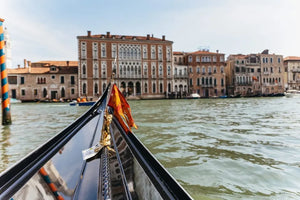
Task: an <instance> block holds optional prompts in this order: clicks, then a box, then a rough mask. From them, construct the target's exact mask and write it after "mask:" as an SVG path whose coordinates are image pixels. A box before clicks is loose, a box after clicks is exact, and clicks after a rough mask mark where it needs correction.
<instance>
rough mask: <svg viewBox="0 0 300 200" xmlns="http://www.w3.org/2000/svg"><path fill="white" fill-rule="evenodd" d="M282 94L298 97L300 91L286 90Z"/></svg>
mask: <svg viewBox="0 0 300 200" xmlns="http://www.w3.org/2000/svg"><path fill="white" fill-rule="evenodd" d="M284 95H285V96H286V97H295V96H299V97H300V91H299V90H287V91H286V92H285V93H284Z"/></svg>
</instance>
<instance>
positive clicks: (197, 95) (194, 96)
mask: <svg viewBox="0 0 300 200" xmlns="http://www.w3.org/2000/svg"><path fill="white" fill-rule="evenodd" d="M186 98H187V99H200V95H199V94H198V93H192V94H190V95H189V96H187V97H186Z"/></svg>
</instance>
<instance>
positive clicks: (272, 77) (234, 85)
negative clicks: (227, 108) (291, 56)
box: [226, 50, 284, 96]
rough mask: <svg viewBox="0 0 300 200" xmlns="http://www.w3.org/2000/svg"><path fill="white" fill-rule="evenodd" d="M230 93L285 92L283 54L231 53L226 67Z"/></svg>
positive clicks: (262, 93)
mask: <svg viewBox="0 0 300 200" xmlns="http://www.w3.org/2000/svg"><path fill="white" fill-rule="evenodd" d="M226 74H227V79H226V84H227V90H228V95H234V96H260V95H277V94H283V92H284V66H283V57H282V56H281V55H276V54H269V51H268V50H264V51H263V52H262V53H259V54H249V55H241V54H238V55H230V56H229V57H228V59H227V69H226Z"/></svg>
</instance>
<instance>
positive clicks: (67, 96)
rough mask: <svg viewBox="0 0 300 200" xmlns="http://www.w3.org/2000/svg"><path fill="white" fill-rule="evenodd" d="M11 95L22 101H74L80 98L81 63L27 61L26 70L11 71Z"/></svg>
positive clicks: (19, 68)
mask: <svg viewBox="0 0 300 200" xmlns="http://www.w3.org/2000/svg"><path fill="white" fill-rule="evenodd" d="M7 73H8V82H9V95H10V97H11V98H16V99H20V100H22V101H51V100H71V99H76V98H77V97H78V90H77V83H78V81H77V79H78V77H77V76H78V62H77V61H41V62H36V63H31V62H30V61H26V60H24V67H20V66H18V68H15V69H7Z"/></svg>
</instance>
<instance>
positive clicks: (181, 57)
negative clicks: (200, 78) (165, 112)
mask: <svg viewBox="0 0 300 200" xmlns="http://www.w3.org/2000/svg"><path fill="white" fill-rule="evenodd" d="M173 66H174V70H173V72H174V74H173V75H174V78H173V88H172V89H173V92H172V94H171V97H172V98H184V97H185V96H186V95H187V94H188V78H189V75H188V66H187V65H185V53H184V52H173Z"/></svg>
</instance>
